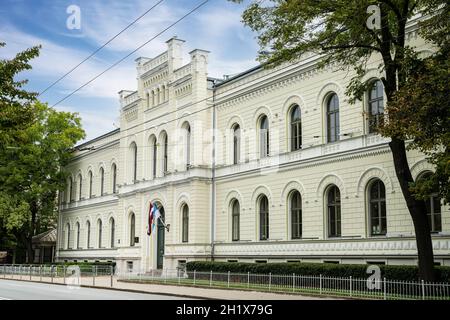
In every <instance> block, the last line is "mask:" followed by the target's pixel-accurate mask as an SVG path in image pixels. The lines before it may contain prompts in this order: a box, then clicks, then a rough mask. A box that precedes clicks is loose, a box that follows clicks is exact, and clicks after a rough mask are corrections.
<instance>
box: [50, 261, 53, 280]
mask: <svg viewBox="0 0 450 320" xmlns="http://www.w3.org/2000/svg"><path fill="white" fill-rule="evenodd" d="M50 275H51V277H52V283H53V265H52V266H50Z"/></svg>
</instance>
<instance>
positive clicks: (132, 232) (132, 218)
mask: <svg viewBox="0 0 450 320" xmlns="http://www.w3.org/2000/svg"><path fill="white" fill-rule="evenodd" d="M135 220H136V218H135V216H134V213H132V214H131V215H130V247H134V245H135V244H136V242H135V241H134V237H135V236H136V221H135Z"/></svg>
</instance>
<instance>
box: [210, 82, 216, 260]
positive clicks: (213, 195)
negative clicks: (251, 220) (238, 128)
mask: <svg viewBox="0 0 450 320" xmlns="http://www.w3.org/2000/svg"><path fill="white" fill-rule="evenodd" d="M212 98H213V99H212V100H213V106H212V108H213V114H212V118H213V119H212V126H213V136H212V168H211V178H212V179H211V261H214V241H215V233H216V231H215V224H216V81H214V82H213V97H212Z"/></svg>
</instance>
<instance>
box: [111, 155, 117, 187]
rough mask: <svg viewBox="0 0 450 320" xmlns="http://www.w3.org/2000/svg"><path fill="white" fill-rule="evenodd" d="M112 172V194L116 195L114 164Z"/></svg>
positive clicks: (115, 167) (115, 168) (115, 170)
mask: <svg viewBox="0 0 450 320" xmlns="http://www.w3.org/2000/svg"><path fill="white" fill-rule="evenodd" d="M111 171H112V193H113V194H114V193H116V191H117V166H116V164H115V163H114V164H113V165H112V168H111Z"/></svg>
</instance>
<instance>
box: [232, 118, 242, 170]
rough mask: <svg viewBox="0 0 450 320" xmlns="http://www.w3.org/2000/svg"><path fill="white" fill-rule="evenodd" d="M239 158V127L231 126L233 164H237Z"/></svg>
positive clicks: (236, 125)
mask: <svg viewBox="0 0 450 320" xmlns="http://www.w3.org/2000/svg"><path fill="white" fill-rule="evenodd" d="M240 158H241V127H240V126H239V125H238V124H235V125H234V126H233V164H238V163H239V161H240Z"/></svg>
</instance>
